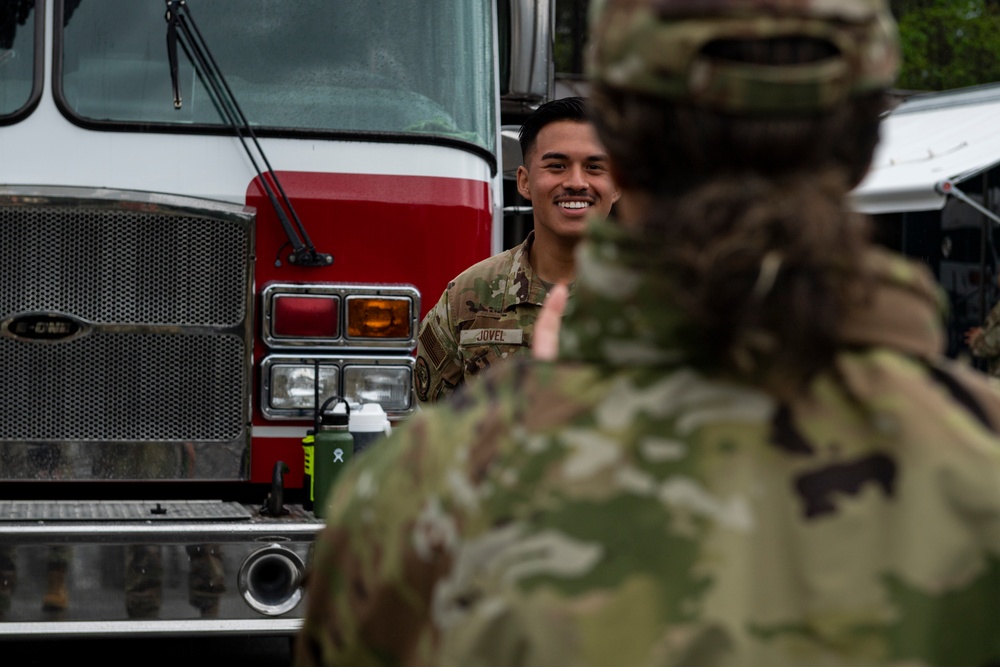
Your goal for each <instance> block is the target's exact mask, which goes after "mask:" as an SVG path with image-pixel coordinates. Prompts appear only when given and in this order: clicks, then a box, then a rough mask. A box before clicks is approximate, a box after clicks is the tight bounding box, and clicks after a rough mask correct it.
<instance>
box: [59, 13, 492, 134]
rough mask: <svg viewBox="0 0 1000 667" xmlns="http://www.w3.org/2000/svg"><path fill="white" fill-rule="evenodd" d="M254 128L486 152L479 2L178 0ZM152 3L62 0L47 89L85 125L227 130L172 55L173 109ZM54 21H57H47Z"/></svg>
mask: <svg viewBox="0 0 1000 667" xmlns="http://www.w3.org/2000/svg"><path fill="white" fill-rule="evenodd" d="M187 5H188V8H189V9H190V10H191V14H192V16H193V17H194V18H195V19H196V21H197V27H198V29H199V30H200V32H201V34H202V35H203V37H204V40H205V42H206V43H207V44H208V46H209V48H210V49H211V52H212V56H213V57H214V58H215V60H216V62H217V64H218V66H219V68H220V69H221V71H222V73H223V75H224V76H225V78H226V81H227V82H228V84H229V87H230V88H231V89H232V91H233V94H234V96H235V97H236V99H237V100H238V101H239V104H240V106H241V107H242V109H243V112H244V113H245V115H246V117H247V118H248V119H249V122H250V124H251V125H252V126H253V127H254V128H255V131H257V133H258V134H262V135H266V134H281V133H288V132H294V131H305V132H358V133H393V134H401V135H409V136H412V137H413V138H414V139H417V140H419V139H418V138H419V137H427V136H428V135H430V136H436V137H447V138H451V139H458V140H461V141H467V142H470V143H473V144H476V145H478V146H480V147H482V148H485V149H487V150H489V151H492V150H493V149H494V136H495V132H494V128H495V125H494V123H495V120H494V118H495V109H494V103H493V101H492V100H493V93H494V90H493V86H494V75H493V71H494V69H493V54H494V47H493V38H492V29H491V9H490V3H485V2H469V1H468V0H366V1H365V2H358V0H296V1H295V2H288V1H287V0H187ZM164 8H165V5H164V3H163V1H162V0H66V1H65V2H64V3H62V12H63V16H62V21H61V22H60V23H57V24H56V25H57V34H56V36H55V47H56V72H55V77H54V78H55V81H56V87H55V90H56V95H57V97H58V98H59V101H60V104H61V106H62V107H63V109H64V111H65V112H66V113H68V114H71V115H74V116H76V117H78V118H79V119H81V120H82V121H83V122H85V123H87V124H88V125H98V126H100V125H101V124H104V123H107V124H110V125H114V126H118V127H120V126H121V125H122V124H131V123H138V124H142V125H144V126H154V127H155V126H157V125H160V124H164V125H170V126H173V127H174V130H176V129H177V127H176V126H178V125H180V126H191V127H192V128H198V131H205V130H204V128H205V126H218V128H219V131H220V132H226V131H229V130H228V129H226V128H227V127H228V123H227V121H226V120H225V119H224V118H223V116H222V115H221V114H220V113H219V111H218V109H217V107H216V104H215V101H214V100H213V99H212V96H211V95H210V94H209V91H208V88H207V87H206V86H205V85H204V82H203V81H201V80H200V78H199V77H198V75H197V74H195V73H194V71H193V68H192V65H191V62H190V59H188V58H187V57H185V55H184V54H183V53H181V54H180V72H179V87H180V94H181V97H182V99H183V105H182V106H181V108H180V109H175V108H174V104H173V99H174V98H173V92H172V87H171V75H170V68H169V64H168V59H167V46H166V39H165V36H166V27H167V26H166V22H165V20H164ZM60 26H61V32H60V31H59V27H60Z"/></svg>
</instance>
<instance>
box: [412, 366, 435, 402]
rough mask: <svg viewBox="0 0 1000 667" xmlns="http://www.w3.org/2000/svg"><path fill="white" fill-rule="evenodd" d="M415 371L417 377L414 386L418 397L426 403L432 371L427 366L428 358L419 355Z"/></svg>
mask: <svg viewBox="0 0 1000 667" xmlns="http://www.w3.org/2000/svg"><path fill="white" fill-rule="evenodd" d="M413 372H414V377H415V379H416V382H414V383H413V385H414V387H413V388H414V389H415V390H416V392H417V398H419V399H420V400H421V401H424V402H425V403H426V402H427V393H428V392H429V391H430V388H431V371H430V369H429V368H427V360H426V359H424V358H423V357H417V364H416V366H415V367H414V370H413Z"/></svg>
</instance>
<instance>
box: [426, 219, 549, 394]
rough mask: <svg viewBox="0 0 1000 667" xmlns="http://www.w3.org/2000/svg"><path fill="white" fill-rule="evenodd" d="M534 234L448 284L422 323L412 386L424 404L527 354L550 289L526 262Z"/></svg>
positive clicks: (476, 265) (473, 267)
mask: <svg viewBox="0 0 1000 667" xmlns="http://www.w3.org/2000/svg"><path fill="white" fill-rule="evenodd" d="M534 239H535V233H534V232H531V233H529V234H528V238H526V239H525V240H524V242H523V243H522V244H521V245H519V246H517V247H516V248H511V249H510V250H507V251H505V252H502V253H500V254H498V255H494V256H493V257H490V258H488V259H485V260H483V261H481V262H479V263H478V264H475V265H473V266H472V267H470V268H468V269H466V270H465V271H463V272H462V273H461V274H460V275H459V276H458V277H457V278H455V279H454V280H452V281H451V282H450V283H448V287H447V288H446V289H445V290H444V293H443V294H442V295H441V298H440V299H439V300H438V302H437V304H436V305H435V306H434V307H433V308H432V309H431V310H430V311H428V313H427V315H426V316H425V317H424V320H423V322H422V323H421V325H420V335H419V337H418V347H417V365H416V371H415V373H414V376H413V377H414V380H413V382H414V389H415V390H416V394H417V398H419V399H420V400H421V401H422V402H433V401H439V400H442V399H444V398H446V397H447V396H449V395H450V394H451V393H452V392H453V391H454V390H455V388H456V387H457V386H458V385H460V384H463V383H464V382H465V381H466V380H468V379H469V378H471V377H472V376H474V375H478V374H479V373H481V372H482V371H484V370H486V369H487V368H490V367H491V366H493V365H494V364H496V362H497V361H501V360H507V359H510V358H512V357H517V356H521V355H523V354H527V351H528V350H529V349H530V347H531V333H532V329H533V328H534V326H535V319H536V318H537V317H538V312H539V311H540V310H541V307H542V303H543V302H544V300H545V295H546V294H548V289H547V288H546V287H545V285H544V284H543V283H542V281H541V280H540V279H539V278H538V276H537V275H536V274H535V272H534V271H533V270H532V268H531V264H530V263H529V262H528V257H529V255H530V251H531V244H532V243H533V242H534Z"/></svg>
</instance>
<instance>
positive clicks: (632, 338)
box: [560, 220, 946, 366]
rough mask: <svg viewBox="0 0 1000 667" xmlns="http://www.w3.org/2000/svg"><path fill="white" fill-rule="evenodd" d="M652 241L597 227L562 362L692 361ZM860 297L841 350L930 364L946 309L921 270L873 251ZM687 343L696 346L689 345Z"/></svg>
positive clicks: (585, 252) (843, 331)
mask: <svg viewBox="0 0 1000 667" xmlns="http://www.w3.org/2000/svg"><path fill="white" fill-rule="evenodd" d="M656 243H657V240H656V239H651V238H648V237H644V236H643V235H642V234H641V233H637V232H634V231H631V230H627V229H625V228H623V227H621V226H620V225H618V224H615V222H614V221H612V220H608V221H606V222H600V221H595V222H594V223H593V224H591V226H590V227H589V228H588V232H587V235H586V237H585V238H584V240H583V241H582V242H581V244H580V246H578V250H577V285H576V290H575V295H574V298H573V299H571V300H570V304H569V305H568V307H567V312H566V317H565V318H564V324H563V329H562V331H561V333H560V357H562V358H565V359H579V360H587V361H601V362H606V363H609V364H611V365H616V366H617V365H623V366H624V365H639V364H644V365H648V364H655V365H663V364H678V363H682V362H683V361H684V360H685V359H686V358H688V357H689V356H690V354H689V351H690V347H686V346H690V345H692V344H697V341H698V340H699V337H698V336H697V335H692V333H695V334H696V332H693V330H692V327H691V325H690V323H688V322H687V321H686V319H685V317H684V316H683V314H682V313H681V312H680V311H679V310H678V309H675V308H673V307H671V305H670V304H669V303H666V302H665V301H666V300H665V299H664V297H663V295H664V294H666V293H667V292H668V289H667V286H666V285H665V281H667V280H668V278H667V277H666V276H665V275H664V274H663V273H662V272H658V271H657V270H656V263H655V253H651V252H650V248H651V247H655V244H656ZM865 262H866V267H867V269H868V273H869V275H870V276H871V277H872V279H871V280H870V281H869V287H868V288H867V290H866V292H865V297H864V298H863V299H860V300H859V301H858V302H857V303H856V304H854V305H853V306H852V307H851V308H850V309H849V312H847V313H846V314H845V317H844V318H843V321H842V325H841V327H840V332H839V333H840V338H841V342H842V344H843V345H844V346H851V347H868V346H884V347H890V348H894V349H897V350H899V351H901V352H904V353H906V354H910V355H914V356H918V357H922V358H928V359H930V358H934V357H937V356H939V355H940V354H941V351H942V349H943V345H944V333H943V327H942V324H943V321H944V318H943V314H944V311H945V306H944V304H945V303H946V301H945V299H944V298H943V295H942V293H941V291H940V289H939V288H938V287H937V285H936V284H935V282H934V280H933V278H931V276H930V274H929V273H928V271H927V270H926V268H925V267H923V266H922V265H919V264H916V263H914V262H911V261H910V260H907V259H905V258H903V257H901V256H899V255H896V254H893V253H890V252H887V251H885V250H881V249H877V248H872V249H871V250H870V251H869V253H868V255H867V256H866V258H865ZM692 341H695V342H694V343H692Z"/></svg>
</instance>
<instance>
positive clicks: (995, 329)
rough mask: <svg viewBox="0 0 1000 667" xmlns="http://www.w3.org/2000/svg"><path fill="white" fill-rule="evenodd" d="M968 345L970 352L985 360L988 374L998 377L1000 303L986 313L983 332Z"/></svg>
mask: <svg viewBox="0 0 1000 667" xmlns="http://www.w3.org/2000/svg"><path fill="white" fill-rule="evenodd" d="M969 347H970V348H971V349H972V354H974V355H975V356H977V357H979V358H980V359H985V360H986V368H987V370H988V372H989V374H990V375H992V376H994V377H1000V303H998V304H996V305H995V306H993V308H992V309H991V310H990V312H989V313H988V314H987V315H986V322H984V323H983V332H982V333H981V334H980V335H979V337H978V338H976V340H975V342H973V343H972V345H970V346H969Z"/></svg>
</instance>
